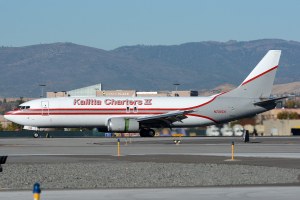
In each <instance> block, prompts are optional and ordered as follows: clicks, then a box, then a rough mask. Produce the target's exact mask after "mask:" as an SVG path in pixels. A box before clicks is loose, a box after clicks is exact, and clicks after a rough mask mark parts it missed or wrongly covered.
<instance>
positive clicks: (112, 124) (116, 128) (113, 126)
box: [107, 117, 140, 133]
mask: <svg viewBox="0 0 300 200" xmlns="http://www.w3.org/2000/svg"><path fill="white" fill-rule="evenodd" d="M107 129H108V131H110V132H123V133H128V132H131V133H137V132H139V131H140V124H139V122H138V121H137V120H136V119H130V118H122V117H115V118H110V119H109V120H108V121H107Z"/></svg>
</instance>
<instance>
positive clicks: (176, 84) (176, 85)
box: [173, 83, 180, 97]
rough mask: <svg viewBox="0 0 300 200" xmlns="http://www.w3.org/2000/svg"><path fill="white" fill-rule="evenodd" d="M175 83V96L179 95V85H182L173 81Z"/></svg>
mask: <svg viewBox="0 0 300 200" xmlns="http://www.w3.org/2000/svg"><path fill="white" fill-rule="evenodd" d="M173 85H175V91H176V92H175V97H178V96H179V95H178V93H177V89H178V86H179V85H180V83H173Z"/></svg>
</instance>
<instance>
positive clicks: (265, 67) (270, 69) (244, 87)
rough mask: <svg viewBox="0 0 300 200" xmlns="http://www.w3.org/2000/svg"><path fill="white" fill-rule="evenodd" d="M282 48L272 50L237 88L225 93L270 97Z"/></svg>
mask: <svg viewBox="0 0 300 200" xmlns="http://www.w3.org/2000/svg"><path fill="white" fill-rule="evenodd" d="M280 54H281V50H270V51H268V53H267V54H266V55H265V56H264V57H263V59H262V60H261V61H260V62H259V63H258V64H257V65H256V67H255V68H254V69H253V70H252V72H251V73H250V74H249V75H248V76H247V78H246V79H245V80H244V81H243V82H242V83H241V85H240V86H239V87H237V88H236V89H234V90H232V91H230V92H228V93H226V94H224V96H228V97H248V98H269V97H270V94H271V91H272V87H273V83H274V79H275V74H276V71H277V68H278V63H279V58H280Z"/></svg>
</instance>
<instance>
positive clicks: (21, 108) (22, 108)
mask: <svg viewBox="0 0 300 200" xmlns="http://www.w3.org/2000/svg"><path fill="white" fill-rule="evenodd" d="M29 108H30V106H19V109H20V110H25V109H29Z"/></svg>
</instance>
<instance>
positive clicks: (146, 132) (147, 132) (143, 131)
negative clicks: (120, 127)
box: [140, 128, 155, 137]
mask: <svg viewBox="0 0 300 200" xmlns="http://www.w3.org/2000/svg"><path fill="white" fill-rule="evenodd" d="M140 136H141V137H154V136H155V131H154V130H153V129H146V128H143V129H141V130H140Z"/></svg>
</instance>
